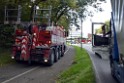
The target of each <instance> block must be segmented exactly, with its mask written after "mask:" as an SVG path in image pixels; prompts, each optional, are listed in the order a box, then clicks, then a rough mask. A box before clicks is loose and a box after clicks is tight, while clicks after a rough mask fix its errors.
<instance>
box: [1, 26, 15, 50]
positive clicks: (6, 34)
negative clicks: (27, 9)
mask: <svg viewBox="0 0 124 83" xmlns="http://www.w3.org/2000/svg"><path fill="white" fill-rule="evenodd" d="M13 33H14V27H13V25H0V47H5V48H6V47H11V46H12V44H13V41H14V38H13Z"/></svg>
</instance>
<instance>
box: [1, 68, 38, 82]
mask: <svg viewBox="0 0 124 83" xmlns="http://www.w3.org/2000/svg"><path fill="white" fill-rule="evenodd" d="M37 68H39V67H34V68H32V69H30V70H28V71H26V72H23V73H21V74H19V75H17V76H14V77H12V78H10V79H8V80H5V81H3V82H1V83H8V82H10V81H12V80H14V79H16V78H18V77H20V76H22V75H24V74H27V73H29V72H31V71H33V70H35V69H37Z"/></svg>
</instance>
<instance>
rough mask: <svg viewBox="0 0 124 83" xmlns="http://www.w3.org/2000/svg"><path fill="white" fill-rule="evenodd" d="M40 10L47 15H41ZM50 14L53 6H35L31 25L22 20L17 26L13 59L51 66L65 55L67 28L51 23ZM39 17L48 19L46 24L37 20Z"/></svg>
mask: <svg viewBox="0 0 124 83" xmlns="http://www.w3.org/2000/svg"><path fill="white" fill-rule="evenodd" d="M7 10H8V9H6V12H7ZM11 10H12V9H11ZM14 10H15V9H14ZM39 11H40V12H41V11H42V12H44V11H45V15H47V16H45V15H43V16H44V17H43V16H40V15H39V14H38V12H39ZM6 12H5V13H6ZM46 12H47V13H48V14H46ZM19 15H20V14H19ZM17 16H18V15H17ZM50 16H51V7H50V8H49V9H36V6H35V7H34V14H33V22H32V23H30V24H29V23H28V24H29V25H28V24H26V26H24V23H22V22H21V23H19V24H18V25H17V26H16V27H17V28H16V30H15V43H14V45H13V50H12V51H13V55H12V59H15V60H16V61H27V62H28V63H29V64H31V62H32V61H36V62H40V63H45V64H47V65H49V66H51V65H53V64H54V62H57V61H58V60H59V59H60V58H61V57H62V56H63V55H64V52H65V50H66V40H65V30H64V28H63V26H58V25H53V23H50V22H51V19H50V18H51V17H50ZM6 18H7V17H6ZM39 18H42V19H47V20H48V22H47V23H46V24H44V23H39V22H38V21H37V19H39ZM27 25H28V26H27Z"/></svg>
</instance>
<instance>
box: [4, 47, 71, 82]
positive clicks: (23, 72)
mask: <svg viewBox="0 0 124 83" xmlns="http://www.w3.org/2000/svg"><path fill="white" fill-rule="evenodd" d="M69 49H70V48H69V47H68V49H67V50H66V52H65V53H64V54H66V53H67V52H68V51H69ZM37 68H38V67H35V68H32V69H30V70H28V71H26V72H23V73H21V74H19V75H17V76H14V77H12V78H10V79H8V80H5V81H3V82H2V83H8V82H10V81H12V80H14V79H16V78H18V77H20V76H22V75H24V74H27V73H29V72H31V71H33V70H35V69H37Z"/></svg>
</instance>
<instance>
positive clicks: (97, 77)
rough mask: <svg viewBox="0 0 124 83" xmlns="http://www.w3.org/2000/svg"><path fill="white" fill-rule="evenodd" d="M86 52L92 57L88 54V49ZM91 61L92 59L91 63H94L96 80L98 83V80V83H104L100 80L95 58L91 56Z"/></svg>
mask: <svg viewBox="0 0 124 83" xmlns="http://www.w3.org/2000/svg"><path fill="white" fill-rule="evenodd" d="M86 51H87V53H88V54H89V56H90V55H91V54H90V53H89V52H88V51H89V50H87V49H86ZM90 59H91V61H92V63H93V66H94V70H95V72H96V74H95V76H96V79H97V80H98V81H97V80H96V82H97V83H102V81H101V79H100V76H99V74H98V71H97V68H96V65H95V63H94V60H93V58H92V57H91V56H90Z"/></svg>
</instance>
